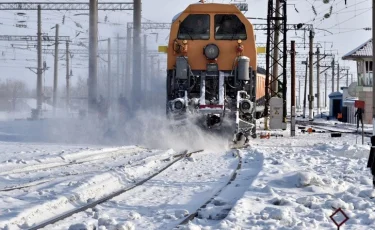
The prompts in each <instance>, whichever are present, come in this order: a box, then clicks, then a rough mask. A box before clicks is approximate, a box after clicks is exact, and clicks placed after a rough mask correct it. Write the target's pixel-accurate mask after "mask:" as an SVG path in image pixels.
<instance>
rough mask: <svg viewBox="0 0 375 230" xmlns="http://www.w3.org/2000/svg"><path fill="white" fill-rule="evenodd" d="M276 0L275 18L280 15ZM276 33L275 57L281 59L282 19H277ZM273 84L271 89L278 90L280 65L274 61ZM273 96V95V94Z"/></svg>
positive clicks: (278, 0) (278, 3)
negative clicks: (279, 46)
mask: <svg viewBox="0 0 375 230" xmlns="http://www.w3.org/2000/svg"><path fill="white" fill-rule="evenodd" d="M275 1H276V3H275V4H276V7H275V18H279V17H280V0H275ZM274 30H275V34H274V43H273V44H275V46H276V47H274V49H273V57H274V58H275V59H279V49H278V45H279V37H280V21H279V20H278V19H275V28H274ZM272 77H273V78H272V84H271V90H272V91H273V92H277V91H278V90H277V88H278V81H277V79H278V77H279V65H277V64H276V63H275V61H274V63H273V69H272ZM271 97H272V95H271Z"/></svg>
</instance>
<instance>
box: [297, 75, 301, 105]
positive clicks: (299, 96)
mask: <svg viewBox="0 0 375 230" xmlns="http://www.w3.org/2000/svg"><path fill="white" fill-rule="evenodd" d="M298 108H300V109H301V80H298Z"/></svg>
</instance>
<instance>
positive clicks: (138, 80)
mask: <svg viewBox="0 0 375 230" xmlns="http://www.w3.org/2000/svg"><path fill="white" fill-rule="evenodd" d="M133 2H134V13H133V24H134V32H133V87H132V89H133V95H132V102H133V106H132V108H133V110H137V109H138V108H139V105H140V103H139V101H140V100H142V98H141V97H142V66H144V65H143V64H142V53H141V38H140V34H141V20H142V18H141V11H142V1H141V0H134V1H133Z"/></svg>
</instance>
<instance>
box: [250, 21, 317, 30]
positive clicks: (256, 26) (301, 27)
mask: <svg viewBox="0 0 375 230" xmlns="http://www.w3.org/2000/svg"><path fill="white" fill-rule="evenodd" d="M253 28H254V30H267V24H253ZM286 30H306V31H314V26H313V24H303V23H299V24H286Z"/></svg>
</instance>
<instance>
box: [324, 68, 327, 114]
mask: <svg viewBox="0 0 375 230" xmlns="http://www.w3.org/2000/svg"><path fill="white" fill-rule="evenodd" d="M324 75H325V79H324V80H325V89H324V108H327V97H328V95H327V88H328V82H327V72H324Z"/></svg>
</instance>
